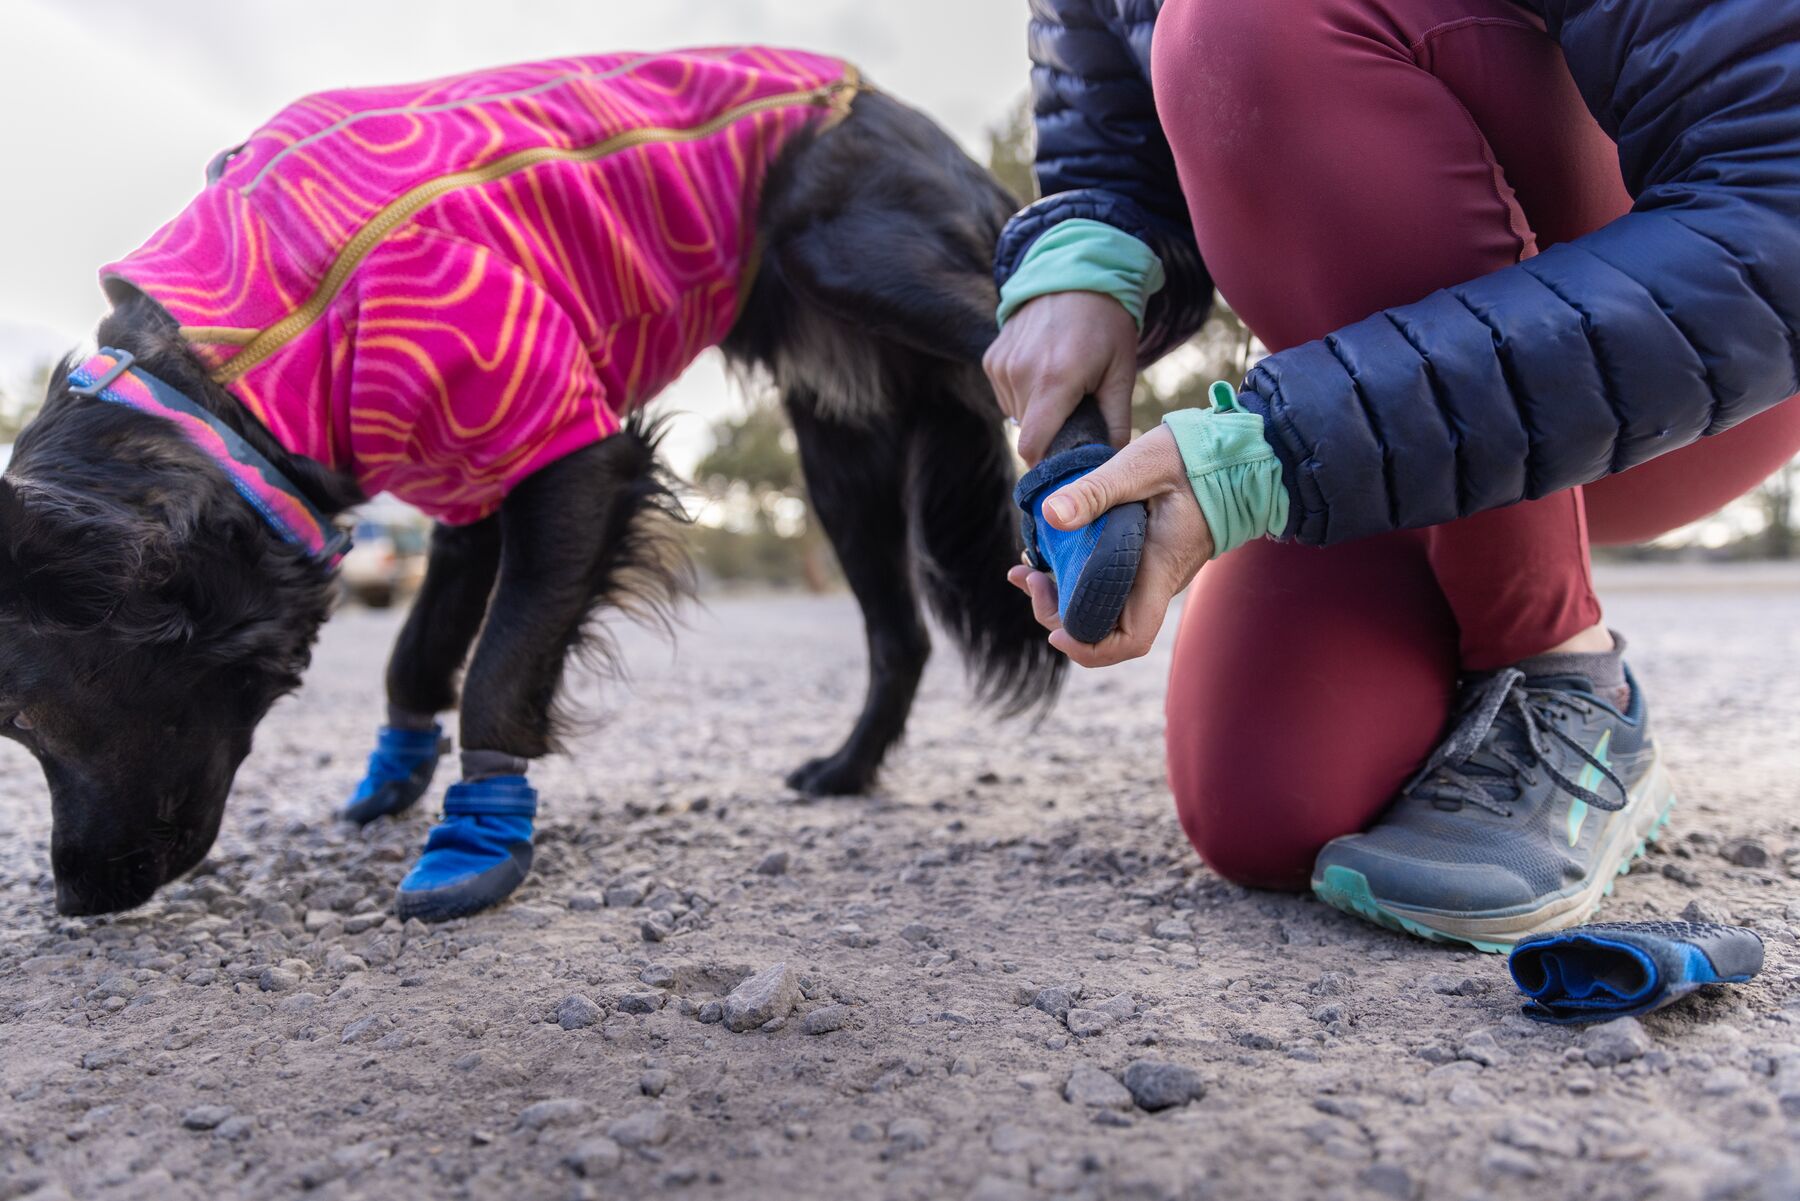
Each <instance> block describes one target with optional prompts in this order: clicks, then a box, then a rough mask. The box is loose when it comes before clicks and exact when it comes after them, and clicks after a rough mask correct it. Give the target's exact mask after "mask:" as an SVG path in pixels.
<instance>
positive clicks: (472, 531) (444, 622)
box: [387, 516, 500, 714]
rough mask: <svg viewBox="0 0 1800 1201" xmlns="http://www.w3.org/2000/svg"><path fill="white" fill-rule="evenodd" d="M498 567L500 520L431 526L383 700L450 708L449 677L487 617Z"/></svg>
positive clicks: (415, 708)
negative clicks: (421, 577)
mask: <svg viewBox="0 0 1800 1201" xmlns="http://www.w3.org/2000/svg"><path fill="white" fill-rule="evenodd" d="M499 570H500V519H499V517H498V516H494V517H488V518H485V519H483V520H481V521H478V522H476V523H475V524H473V525H466V526H447V525H438V526H434V527H433V528H432V531H431V556H430V558H428V559H427V560H426V564H425V582H424V584H422V585H421V586H420V588H419V595H418V597H417V598H416V599H414V601H413V606H412V610H411V612H409V613H408V614H407V615H406V624H405V625H403V626H401V627H400V637H399V638H398V639H396V640H395V642H394V653H393V654H392V656H390V657H389V659H388V667H387V695H388V704H390V705H392V706H393V707H394V708H396V709H402V710H405V711H407V712H409V713H420V714H424V713H441V712H443V711H444V710H446V709H453V708H455V707H456V677H457V674H458V673H459V672H461V671H462V667H463V662H464V661H465V660H466V659H467V658H468V657H469V647H470V646H471V645H473V644H474V642H475V635H476V634H477V633H479V632H480V630H481V622H482V619H483V618H484V617H486V616H487V607H488V596H489V595H490V594H491V593H492V592H493V590H494V577H495V575H497V574H498V572H499Z"/></svg>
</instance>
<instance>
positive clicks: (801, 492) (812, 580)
mask: <svg viewBox="0 0 1800 1201" xmlns="http://www.w3.org/2000/svg"><path fill="white" fill-rule="evenodd" d="M712 439H713V448H712V450H711V451H709V452H708V453H707V455H706V457H705V458H703V459H701V460H700V462H699V464H698V465H697V466H696V467H695V468H694V482H695V484H696V485H697V486H698V487H699V489H700V491H701V492H702V493H703V494H704V495H705V497H706V499H707V504H706V507H705V508H704V509H703V510H702V512H701V514H700V518H699V520H697V521H696V522H695V523H694V524H693V525H692V526H690V527H689V531H690V533H689V537H690V539H691V542H692V546H693V551H694V559H695V562H696V563H697V564H698V565H699V567H700V569H701V571H702V572H705V573H706V574H708V575H710V576H711V577H712V578H713V579H715V580H718V581H721V582H723V583H726V584H763V585H776V586H792V585H794V584H800V585H803V586H804V587H806V588H807V589H808V590H810V591H813V592H822V591H824V590H826V589H827V588H829V587H831V585H832V583H833V582H834V580H835V578H836V569H835V565H834V564H833V562H832V558H831V549H830V547H829V546H828V545H827V544H826V542H825V539H824V537H823V535H822V533H821V532H820V530H819V529H818V522H817V521H816V520H815V519H814V517H813V514H812V511H811V509H810V508H809V507H808V505H807V501H806V492H805V487H804V483H803V481H802V479H801V474H800V459H799V456H798V455H797V454H796V453H795V443H794V435H793V431H792V430H790V429H788V424H787V417H786V415H785V414H783V413H782V411H781V407H780V406H779V405H778V404H776V403H775V402H774V400H773V399H772V398H769V397H764V398H762V399H760V400H758V401H756V402H755V403H753V404H752V406H751V408H750V411H749V412H748V413H746V414H744V415H743V416H742V417H730V418H726V419H724V420H722V421H717V422H714V423H713V427H712Z"/></svg>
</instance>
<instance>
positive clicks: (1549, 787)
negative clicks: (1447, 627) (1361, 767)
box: [1312, 669, 1675, 952]
mask: <svg viewBox="0 0 1800 1201" xmlns="http://www.w3.org/2000/svg"><path fill="white" fill-rule="evenodd" d="M1626 680H1627V682H1628V683H1629V684H1630V686H1631V704H1630V707H1629V708H1628V710H1627V711H1626V712H1625V713H1620V712H1619V711H1618V710H1616V709H1614V708H1613V707H1612V706H1611V705H1609V704H1608V703H1607V702H1605V701H1603V700H1601V699H1600V698H1599V697H1598V696H1596V695H1595V694H1594V691H1593V686H1592V685H1591V684H1590V683H1589V682H1588V681H1587V680H1586V679H1584V678H1581V677H1579V676H1558V677H1554V678H1542V679H1527V678H1526V677H1525V675H1524V673H1522V672H1520V671H1518V670H1516V669H1508V670H1506V671H1502V672H1500V673H1499V674H1497V675H1495V676H1492V677H1490V678H1489V679H1486V680H1484V681H1481V682H1480V683H1476V684H1471V685H1468V686H1466V687H1465V688H1464V690H1463V696H1462V699H1461V704H1460V714H1459V717H1458V720H1457V724H1456V727H1455V729H1454V730H1453V731H1452V732H1451V734H1450V736H1449V737H1448V738H1447V739H1445V741H1444V743H1443V745H1442V746H1440V747H1438V749H1437V750H1436V751H1434V752H1432V755H1431V758H1430V759H1428V760H1427V761H1426V763H1425V766H1424V768H1422V769H1421V770H1420V771H1419V773H1418V775H1416V776H1414V777H1413V779H1412V780H1411V782H1409V783H1408V784H1407V785H1406V787H1405V788H1403V789H1401V791H1400V796H1399V799H1397V800H1396V801H1395V802H1394V805H1393V808H1391V809H1389V810H1388V811H1387V812H1386V813H1385V814H1383V815H1382V817H1381V819H1380V820H1379V821H1377V822H1376V823H1375V824H1374V825H1373V826H1372V827H1370V828H1369V830H1368V831H1367V832H1366V833H1363V834H1350V835H1347V836H1345V837H1343V838H1338V839H1334V840H1333V841H1331V842H1330V843H1327V844H1326V846H1325V849H1324V850H1322V851H1320V852H1319V857H1318V860H1317V861H1316V862H1315V863H1314V865H1313V879H1312V886H1313V891H1314V892H1315V893H1317V894H1318V896H1319V899H1320V900H1322V901H1324V902H1325V903H1326V904H1328V905H1334V906H1336V907H1337V908H1339V909H1342V910H1344V911H1345V912H1346V913H1353V914H1356V915H1357V916H1358V917H1362V918H1366V919H1367V920H1369V921H1372V922H1375V923H1377V924H1379V925H1383V926H1386V927H1388V928H1389V929H1391V930H1401V931H1405V932H1406V933H1409V934H1416V935H1418V936H1419V937H1421V938H1428V939H1432V940H1434V941H1438V942H1462V943H1467V944H1469V945H1470V946H1472V947H1475V948H1477V949H1479V950H1483V951H1496V952H1497V951H1505V950H1507V949H1508V948H1510V947H1511V946H1512V945H1513V944H1514V943H1515V942H1517V941H1519V940H1520V939H1522V938H1525V937H1527V936H1528V935H1532V934H1539V933H1542V932H1544V931H1547V930H1559V929H1562V928H1563V927H1565V926H1572V925H1575V924H1576V923H1578V922H1582V921H1585V920H1586V919H1587V918H1588V917H1589V916H1591V915H1592V914H1593V912H1594V911H1595V910H1596V909H1598V908H1599V907H1600V901H1601V898H1602V897H1603V896H1605V895H1606V894H1609V893H1611V892H1612V890H1613V881H1614V879H1615V877H1617V876H1619V875H1622V874H1624V873H1625V872H1626V871H1628V870H1630V867H1631V864H1632V862H1633V860H1634V859H1636V858H1637V856H1639V855H1642V854H1643V853H1644V845H1645V843H1646V842H1649V841H1653V840H1654V839H1655V838H1656V836H1657V835H1658V834H1659V833H1660V832H1661V830H1662V827H1663V824H1664V823H1665V822H1667V821H1668V820H1669V810H1670V808H1671V807H1672V806H1673V805H1674V803H1675V794H1674V790H1673V788H1672V787H1671V785H1670V783H1669V776H1668V773H1667V772H1666V771H1665V770H1664V769H1663V766H1662V762H1661V760H1660V759H1659V758H1658V756H1657V752H1656V744H1655V742H1654V741H1652V739H1651V737H1650V723H1649V715H1648V713H1647V712H1646V711H1645V708H1644V698H1643V693H1642V691H1641V690H1640V689H1639V688H1638V686H1637V681H1636V680H1634V679H1632V678H1631V675H1630V673H1629V672H1627V673H1626Z"/></svg>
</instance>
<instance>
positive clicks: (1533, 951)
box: [1507, 922, 1763, 1025]
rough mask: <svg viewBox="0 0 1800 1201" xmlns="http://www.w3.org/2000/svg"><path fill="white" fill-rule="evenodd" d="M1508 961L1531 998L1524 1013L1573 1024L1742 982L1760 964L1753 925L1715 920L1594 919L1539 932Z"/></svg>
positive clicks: (1515, 978)
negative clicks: (1586, 923) (1587, 923)
mask: <svg viewBox="0 0 1800 1201" xmlns="http://www.w3.org/2000/svg"><path fill="white" fill-rule="evenodd" d="M1507 966H1508V967H1509V968H1510V969H1511V970H1512V977H1513V982H1514V983H1515V984H1517V985H1518V986H1519V991H1520V992H1522V993H1524V994H1525V995H1526V997H1528V998H1530V999H1529V1000H1527V1001H1526V1002H1525V1009H1524V1012H1525V1016H1526V1017H1528V1018H1531V1019H1533V1020H1534V1021H1539V1022H1554V1023H1556V1024H1558V1025H1572V1024H1575V1023H1578V1022H1609V1021H1611V1020H1612V1019H1613V1018H1619V1017H1627V1016H1629V1015H1632V1014H1638V1013H1649V1012H1650V1011H1651V1010H1653V1009H1661V1008H1662V1007H1663V1006H1665V1005H1672V1004H1674V1003H1675V1002H1676V1001H1679V1000H1680V999H1681V998H1683V997H1685V996H1687V995H1688V994H1689V993H1691V992H1693V991H1694V990H1695V989H1698V988H1702V987H1704V986H1706V985H1708V984H1744V983H1746V982H1748V981H1749V980H1750V978H1751V977H1752V976H1754V975H1756V973H1758V972H1760V971H1762V966H1763V942H1762V938H1761V937H1760V936H1758V935H1757V933H1756V931H1754V930H1746V929H1744V928H1743V927H1742V926H1725V925H1719V924H1717V923H1713V922H1595V923H1594V924H1593V925H1591V926H1576V927H1575V928H1574V929H1571V930H1564V931H1562V932H1561V933H1557V934H1537V935H1533V936H1532V937H1530V938H1528V939H1526V940H1525V941H1524V942H1521V943H1520V944H1519V945H1518V946H1516V947H1514V948H1513V953H1512V959H1511V960H1509V961H1508V963H1507Z"/></svg>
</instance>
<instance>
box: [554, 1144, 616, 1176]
mask: <svg viewBox="0 0 1800 1201" xmlns="http://www.w3.org/2000/svg"><path fill="white" fill-rule="evenodd" d="M621 1157H622V1153H621V1152H620V1150H619V1144H617V1143H615V1142H613V1141H612V1140H611V1139H610V1138H602V1137H600V1136H599V1135H596V1136H594V1137H593V1138H589V1139H583V1140H582V1141H581V1142H579V1143H577V1144H575V1146H574V1148H573V1149H571V1150H570V1151H569V1153H568V1154H566V1155H564V1156H563V1159H562V1161H563V1166H564V1167H566V1168H568V1169H569V1170H570V1171H571V1172H574V1173H575V1174H576V1175H577V1176H580V1177H582V1178H583V1179H584V1180H591V1179H593V1178H594V1177H596V1176H604V1175H606V1174H607V1173H608V1172H611V1171H613V1170H614V1169H615V1168H617V1167H618V1166H619V1160H620V1158H621Z"/></svg>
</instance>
